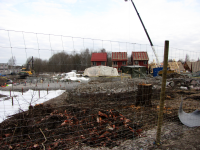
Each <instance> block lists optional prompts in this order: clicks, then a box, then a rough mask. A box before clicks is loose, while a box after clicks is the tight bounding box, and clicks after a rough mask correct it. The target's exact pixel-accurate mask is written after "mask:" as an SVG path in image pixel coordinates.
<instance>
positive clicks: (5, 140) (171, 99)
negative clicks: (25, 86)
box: [0, 77, 200, 149]
mask: <svg viewBox="0 0 200 150" xmlns="http://www.w3.org/2000/svg"><path fill="white" fill-rule="evenodd" d="M139 83H150V84H152V85H153V90H152V96H151V102H152V105H151V106H145V107H144V106H140V105H139V106H136V105H135V103H136V100H137V85H138V84H139ZM160 85H161V78H159V77H158V78H153V79H151V78H149V79H124V80H123V81H120V78H114V79H113V78H99V79H92V80H91V81H90V82H89V83H83V84H80V85H79V86H78V87H77V88H75V89H73V90H67V91H66V92H65V93H63V94H62V95H60V96H59V97H57V98H54V99H52V100H49V101H47V102H45V103H44V104H40V105H36V106H30V107H29V110H28V111H26V112H21V113H19V114H16V115H13V116H11V117H10V118H9V119H7V120H5V121H4V122H2V123H1V124H0V129H1V135H0V144H1V149H44V148H45V149H100V148H101V149H199V148H200V144H199V139H200V134H199V133H200V128H199V127H196V128H189V127H186V126H185V125H183V124H182V123H181V122H180V121H179V118H178V108H179V105H180V102H181V97H182V99H183V100H184V103H183V104H184V105H183V109H184V111H185V112H192V111H194V110H195V109H200V108H199V107H200V99H199V98H200V92H199V91H198V90H195V89H189V90H182V89H180V86H173V87H172V86H169V87H167V89H166V95H165V96H166V100H165V108H164V121H163V122H164V123H163V124H164V125H163V128H162V131H163V132H162V136H161V137H162V138H161V145H160V146H157V145H156V144H153V142H154V141H155V137H156V125H157V114H158V110H159V96H160Z"/></svg>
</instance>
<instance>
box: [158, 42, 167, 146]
mask: <svg viewBox="0 0 200 150" xmlns="http://www.w3.org/2000/svg"><path fill="white" fill-rule="evenodd" d="M168 53H169V41H165V49H164V64H163V74H162V87H161V93H160V108H159V114H158V123H157V126H158V127H157V134H156V144H157V145H159V144H160V137H161V127H162V122H163V108H164V102H165V87H166V78H167V65H168ZM158 65H159V64H158Z"/></svg>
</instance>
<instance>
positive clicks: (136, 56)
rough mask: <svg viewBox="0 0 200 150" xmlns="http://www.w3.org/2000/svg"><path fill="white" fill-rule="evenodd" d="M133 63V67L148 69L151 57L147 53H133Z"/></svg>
mask: <svg viewBox="0 0 200 150" xmlns="http://www.w3.org/2000/svg"><path fill="white" fill-rule="evenodd" d="M131 61H132V63H133V65H139V66H145V67H147V68H148V61H149V57H148V54H147V52H132V56H131Z"/></svg>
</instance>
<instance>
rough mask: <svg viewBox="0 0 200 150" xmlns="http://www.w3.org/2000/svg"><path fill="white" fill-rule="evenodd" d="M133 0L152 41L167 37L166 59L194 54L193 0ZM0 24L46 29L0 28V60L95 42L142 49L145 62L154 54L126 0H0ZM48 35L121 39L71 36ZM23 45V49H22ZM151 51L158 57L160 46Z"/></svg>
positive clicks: (199, 19)
mask: <svg viewBox="0 0 200 150" xmlns="http://www.w3.org/2000/svg"><path fill="white" fill-rule="evenodd" d="M133 1H134V3H135V5H136V7H137V9H138V11H139V13H140V15H141V18H142V20H143V22H144V24H145V26H146V29H147V31H148V33H149V35H150V37H151V39H152V42H153V43H154V45H159V46H163V45H164V41H165V40H169V41H170V47H173V48H174V49H172V50H171V51H170V58H174V59H179V58H184V57H185V55H186V53H188V54H191V56H190V58H193V59H197V58H198V57H199V52H200V50H199V48H200V1H199V0H133ZM0 29H6V30H16V31H25V32H34V33H45V34H46V35H40V34H37V35H36V34H31V33H22V32H16V33H15V32H12V31H9V33H8V32H7V31H4V30H0V54H1V55H0V62H4V63H5V62H7V61H8V59H9V58H10V57H11V56H12V55H14V56H15V57H16V59H17V63H18V64H23V62H25V60H26V58H27V57H29V56H34V57H40V58H42V59H48V58H49V57H50V56H51V55H52V53H54V52H53V51H52V49H53V50H64V51H66V52H70V51H72V50H73V49H75V50H77V51H80V50H81V49H84V48H90V49H92V48H93V49H94V50H95V49H98V48H101V47H103V48H106V49H108V50H110V51H128V52H130V51H132V50H147V51H148V53H149V55H150V57H151V61H152V59H154V58H153V57H154V54H153V52H152V50H151V49H150V47H149V41H148V39H147V37H146V34H145V32H144V30H143V28H142V25H141V23H140V21H139V19H138V17H137V14H136V12H135V10H134V8H133V6H132V4H131V2H130V1H128V2H125V1H124V0H0ZM49 34H54V35H63V36H72V37H82V38H91V39H101V40H111V41H120V42H125V43H117V42H109V41H103V42H102V41H101V40H99V41H98V40H95V41H94V40H89V39H88V40H87V39H76V38H74V39H72V38H70V37H61V36H52V35H50V36H49ZM9 38H10V40H9ZM72 40H73V42H74V43H73V42H72ZM128 42H130V43H138V44H135V45H134V44H127V43H128ZM10 44H11V47H19V48H21V49H16V48H12V49H11V48H5V47H10ZM140 44H146V45H142V46H141V45H140ZM25 47H26V48H28V49H27V50H26V51H25ZM29 48H33V49H35V50H32V49H29ZM37 49H40V50H39V51H38V50H37ZM41 49H43V50H41ZM45 49H46V51H45ZM177 49H180V50H177ZM182 50H184V51H182ZM156 51H157V53H158V55H159V57H160V59H161V60H162V55H163V47H156ZM175 51H176V52H175ZM173 52H174V53H173Z"/></svg>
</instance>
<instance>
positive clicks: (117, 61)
mask: <svg viewBox="0 0 200 150" xmlns="http://www.w3.org/2000/svg"><path fill="white" fill-rule="evenodd" d="M127 61H128V57H127V52H112V67H113V68H116V69H117V70H118V72H121V70H120V68H121V66H127Z"/></svg>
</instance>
